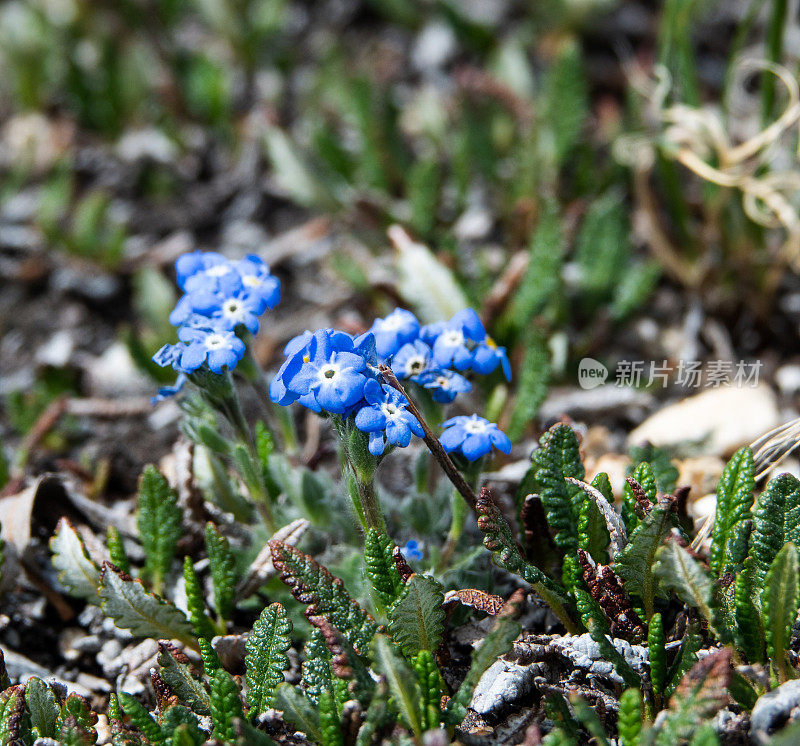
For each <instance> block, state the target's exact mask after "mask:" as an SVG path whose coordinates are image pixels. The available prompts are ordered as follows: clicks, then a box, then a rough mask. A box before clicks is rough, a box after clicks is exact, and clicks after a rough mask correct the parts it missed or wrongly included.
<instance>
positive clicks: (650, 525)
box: [614, 507, 675, 619]
mask: <svg viewBox="0 0 800 746" xmlns="http://www.w3.org/2000/svg"><path fill="white" fill-rule="evenodd" d="M674 525H675V518H674V516H673V514H672V513H671V512H670V510H669V509H666V508H658V507H656V508H653V510H652V511H650V513H649V514H648V515H647V516H646V517H645V518H644V520H642V522H641V523H640V524H639V525H638V526H637V527H636V529H635V530H634V532H633V533H632V534H631V535H630V536H629V537H628V544H627V546H626V547H625V549H623V550H622V551H621V552H620V553H619V554H618V555H617V556H616V557H615V559H614V572H615V573H616V574H617V575H619V576H620V577H621V578H622V579H623V580H624V581H625V590H626V591H627V592H628V593H629V594H631V595H634V596H638V597H639V598H641V599H642V602H643V604H644V609H645V614H646V616H647V618H648V619H649V618H650V617H651V616H653V599H654V597H655V593H656V585H657V579H656V578H655V577H654V575H653V562H654V561H655V556H656V552H657V551H658V549H659V547H660V546H661V544H662V543H663V541H664V539H665V538H666V536H667V534H668V533H669V532H670V531H671V529H672V527H673V526H674Z"/></svg>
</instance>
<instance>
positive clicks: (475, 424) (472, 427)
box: [464, 420, 486, 435]
mask: <svg viewBox="0 0 800 746" xmlns="http://www.w3.org/2000/svg"><path fill="white" fill-rule="evenodd" d="M464 432H465V433H469V434H470V435H478V434H480V433H483V432H486V423H485V422H481V421H480V420H470V421H469V422H468V423H467V424H466V425H464Z"/></svg>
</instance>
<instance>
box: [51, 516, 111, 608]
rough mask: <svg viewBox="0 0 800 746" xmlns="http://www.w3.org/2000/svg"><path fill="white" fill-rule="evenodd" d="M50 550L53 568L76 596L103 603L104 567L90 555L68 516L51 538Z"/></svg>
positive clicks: (60, 581) (62, 520)
mask: <svg viewBox="0 0 800 746" xmlns="http://www.w3.org/2000/svg"><path fill="white" fill-rule="evenodd" d="M50 551H51V552H52V553H53V567H55V569H56V570H57V571H58V582H59V583H61V585H63V586H64V587H65V588H66V589H67V590H68V591H69V592H70V593H71V594H72V595H74V596H78V597H80V598H85V599H87V600H88V601H91V602H92V603H94V604H99V603H100V599H99V597H98V595H97V585H98V583H99V582H100V568H99V567H98V566H97V565H96V564H95V563H94V562H93V561H92V560H91V559H90V558H89V554H88V552H87V551H86V548H85V547H84V546H83V541H82V540H81V537H80V536H78V532H77V531H76V530H75V529H74V528H73V527H72V524H71V523H70V522H69V521H68V520H67V519H66V518H62V519H61V520H60V521H59V522H58V526H57V528H56V532H55V534H54V535H53V538H52V539H50Z"/></svg>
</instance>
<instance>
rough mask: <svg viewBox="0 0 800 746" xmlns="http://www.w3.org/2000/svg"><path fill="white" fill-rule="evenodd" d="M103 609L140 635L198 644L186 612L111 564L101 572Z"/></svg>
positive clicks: (118, 624) (120, 624) (120, 625)
mask: <svg viewBox="0 0 800 746" xmlns="http://www.w3.org/2000/svg"><path fill="white" fill-rule="evenodd" d="M99 596H100V599H101V604H100V605H101V608H102V609H103V612H104V613H105V615H106V616H108V617H111V619H113V620H114V623H115V624H116V625H117V626H118V627H121V628H122V629H129V630H130V631H131V632H133V634H134V635H137V636H139V637H153V638H155V639H167V640H170V639H173V638H175V639H177V640H181V641H182V642H186V643H187V644H189V645H191V646H195V645H196V642H195V639H194V634H193V631H192V626H191V625H190V624H189V622H188V621H187V619H186V617H185V616H184V615H183V612H182V611H181V610H180V609H178V608H176V607H175V606H173V605H172V604H171V603H169V602H168V601H165V600H164V599H163V598H159V597H158V596H154V595H153V594H152V593H150V592H149V591H147V590H146V589H145V587H144V586H143V585H142V583H141V581H139V580H133V579H131V578H130V577H128V576H124V575H122V574H121V573H119V572H117V571H116V570H114V568H113V567H111V566H110V565H109V564H107V563H106V565H105V566H104V567H103V571H102V573H101V575H100V590H99Z"/></svg>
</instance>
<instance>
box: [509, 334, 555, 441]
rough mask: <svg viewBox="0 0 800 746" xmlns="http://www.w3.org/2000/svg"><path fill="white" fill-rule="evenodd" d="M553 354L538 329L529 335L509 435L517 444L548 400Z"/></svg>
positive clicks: (527, 335) (526, 340)
mask: <svg viewBox="0 0 800 746" xmlns="http://www.w3.org/2000/svg"><path fill="white" fill-rule="evenodd" d="M551 357H552V356H551V353H550V348H549V347H548V345H547V339H546V337H545V336H544V334H542V333H541V332H540V331H538V330H537V329H535V328H534V329H530V330H529V331H528V332H527V333H526V339H525V357H524V359H523V362H522V372H521V374H520V380H519V384H518V389H517V398H516V400H515V402H514V411H513V412H512V413H511V421H510V422H509V424H508V428H507V432H508V437H509V438H511V440H517V439H518V438H519V437H520V436H521V435H522V434H523V433H524V432H525V430H526V429H527V427H528V425H530V423H531V422H532V421H533V420H534V418H535V417H536V414H537V412H538V411H539V407H541V406H542V402H544V400H545V397H546V396H547V391H548V386H549V383H550V369H551Z"/></svg>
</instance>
